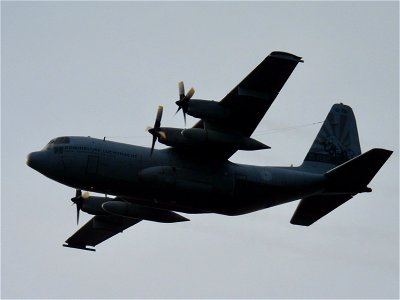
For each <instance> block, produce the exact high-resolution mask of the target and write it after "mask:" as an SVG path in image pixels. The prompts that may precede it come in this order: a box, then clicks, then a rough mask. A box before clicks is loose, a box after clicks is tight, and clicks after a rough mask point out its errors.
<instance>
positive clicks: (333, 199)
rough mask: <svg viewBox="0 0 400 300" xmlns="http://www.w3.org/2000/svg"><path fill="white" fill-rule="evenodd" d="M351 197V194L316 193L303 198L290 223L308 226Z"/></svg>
mask: <svg viewBox="0 0 400 300" xmlns="http://www.w3.org/2000/svg"><path fill="white" fill-rule="evenodd" d="M351 198H352V196H351V195H317V196H311V197H307V198H304V199H302V200H301V201H300V203H299V205H298V206H297V208H296V211H295V212H294V215H293V217H292V219H291V220H290V223H291V224H294V225H302V226H310V225H311V224H312V223H314V222H316V221H318V220H319V219H321V218H322V217H323V216H325V215H327V214H329V213H330V212H331V211H332V210H334V209H335V208H338V207H339V206H340V205H342V204H343V203H345V202H346V201H348V200H350V199H351Z"/></svg>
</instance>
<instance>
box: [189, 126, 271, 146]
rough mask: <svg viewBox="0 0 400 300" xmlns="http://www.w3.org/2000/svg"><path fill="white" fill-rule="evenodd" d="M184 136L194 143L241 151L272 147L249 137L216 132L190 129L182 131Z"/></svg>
mask: <svg viewBox="0 0 400 300" xmlns="http://www.w3.org/2000/svg"><path fill="white" fill-rule="evenodd" d="M182 135H183V136H184V137H185V138H187V139H189V140H191V141H192V142H193V143H199V144H203V143H212V144H218V145H223V146H237V147H238V149H239V150H261V149H269V148H270V147H269V146H267V145H265V144H263V143H261V142H259V141H257V140H255V139H252V138H249V137H245V136H239V135H233V134H226V133H222V132H218V131H214V130H208V129H201V128H190V129H185V130H183V131H182Z"/></svg>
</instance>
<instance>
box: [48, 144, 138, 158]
mask: <svg viewBox="0 0 400 300" xmlns="http://www.w3.org/2000/svg"><path fill="white" fill-rule="evenodd" d="M64 151H65V152H78V153H88V154H98V155H101V154H103V155H114V156H117V155H118V156H124V157H129V158H134V159H136V158H137V154H135V153H128V152H122V151H114V150H108V149H100V148H95V147H87V146H57V147H54V153H55V154H63V153H64Z"/></svg>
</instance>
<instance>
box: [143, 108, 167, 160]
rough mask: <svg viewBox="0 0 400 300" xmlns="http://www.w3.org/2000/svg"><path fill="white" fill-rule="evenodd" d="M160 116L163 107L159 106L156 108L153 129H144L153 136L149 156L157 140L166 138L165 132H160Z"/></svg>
mask: <svg viewBox="0 0 400 300" xmlns="http://www.w3.org/2000/svg"><path fill="white" fill-rule="evenodd" d="M162 114H163V107H162V106H161V105H160V106H158V110H157V115H156V121H155V122H154V126H153V128H151V127H147V128H146V131H148V132H149V133H150V134H151V135H152V136H153V141H152V143H151V150H150V156H151V155H152V154H153V150H154V145H155V143H156V140H157V138H160V137H162V138H164V139H165V138H166V135H165V132H163V131H161V130H160V126H161V118H162Z"/></svg>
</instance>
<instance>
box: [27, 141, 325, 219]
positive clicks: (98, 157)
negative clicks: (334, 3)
mask: <svg viewBox="0 0 400 300" xmlns="http://www.w3.org/2000/svg"><path fill="white" fill-rule="evenodd" d="M55 140H56V141H57V142H56V143H54V140H53V142H50V143H49V144H48V145H47V146H46V147H45V148H44V149H43V150H41V151H37V152H32V153H31V154H29V156H28V164H29V165H30V166H31V167H32V168H34V169H36V170H37V171H39V172H41V173H42V174H44V175H45V176H47V177H49V178H51V179H53V180H56V181H58V182H60V183H62V184H65V185H68V186H70V187H73V188H76V189H83V190H88V191H93V192H97V193H103V194H108V195H116V196H119V197H121V198H123V199H125V200H127V201H130V202H132V203H138V204H143V205H148V206H152V207H158V208H166V209H170V210H175V211H180V212H186V213H219V214H226V215H238V214H244V213H249V212H253V211H256V210H260V209H263V208H267V207H270V206H274V205H278V204H282V203H285V202H289V201H293V200H297V199H300V198H303V197H305V196H310V195H313V194H316V193H320V192H322V191H323V189H324V183H325V177H324V175H323V174H314V173H308V172H304V171H302V170H301V169H299V168H296V167H261V166H251V165H243V164H235V163H232V162H229V161H225V162H221V161H207V160H204V159H201V157H198V156H196V155H190V154H185V153H184V152H178V151H177V150H176V149H173V148H168V149H163V150H155V151H154V153H153V154H152V155H150V149H149V148H145V147H139V146H133V145H128V144H123V143H117V142H112V141H107V140H100V139H95V138H91V137H65V138H64V139H63V138H61V139H60V138H58V139H55Z"/></svg>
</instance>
